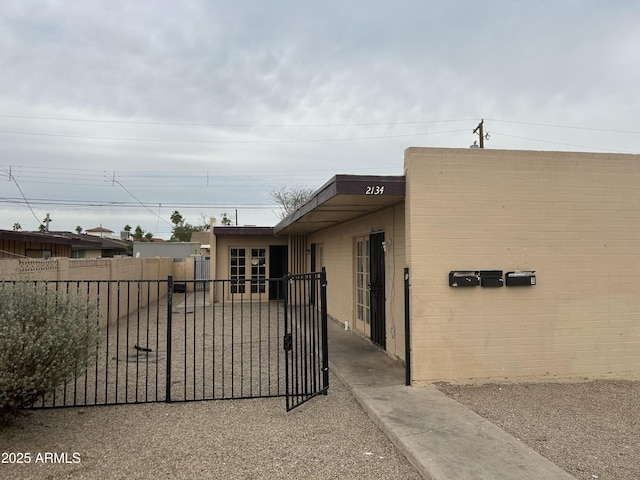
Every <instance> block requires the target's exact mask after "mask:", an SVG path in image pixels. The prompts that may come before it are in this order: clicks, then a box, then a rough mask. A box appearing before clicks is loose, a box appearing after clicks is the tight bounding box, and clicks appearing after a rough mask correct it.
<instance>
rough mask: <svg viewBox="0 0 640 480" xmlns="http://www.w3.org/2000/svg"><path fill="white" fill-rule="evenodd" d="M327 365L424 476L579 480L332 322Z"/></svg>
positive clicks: (446, 479) (447, 479)
mask: <svg viewBox="0 0 640 480" xmlns="http://www.w3.org/2000/svg"><path fill="white" fill-rule="evenodd" d="M329 365H330V368H331V370H332V371H333V372H334V374H335V375H336V376H337V377H338V378H339V379H340V380H341V381H342V382H343V383H344V384H345V385H347V386H348V388H350V389H351V392H352V394H353V396H354V397H355V398H356V400H357V401H358V403H360V405H361V406H362V408H363V409H364V410H365V411H366V412H367V413H368V414H369V416H370V417H371V419H372V420H373V421H374V422H375V423H376V425H377V426H378V427H379V428H380V429H381V430H382V431H383V432H384V433H385V434H386V435H387V436H388V437H389V438H390V439H391V441H392V442H393V443H394V444H395V445H396V447H397V448H398V449H399V450H400V451H401V452H402V453H403V454H404V455H405V456H406V457H407V459H408V460H409V461H410V462H411V463H412V464H413V466H414V467H416V469H417V470H418V471H419V472H420V473H421V474H422V476H424V477H425V478H426V479H432V480H454V479H455V480H458V479H459V480H467V479H468V480H481V479H486V480H503V479H504V480H511V479H513V480H525V479H536V480H569V479H574V477H573V476H571V475H569V474H568V473H566V472H565V471H564V470H562V469H560V468H559V467H558V466H556V465H555V464H553V463H551V462H550V461H549V460H547V459H546V458H544V457H542V456H541V455H540V454H538V453H537V452H535V451H533V450H532V449H531V448H529V447H527V446H526V445H525V444H524V443H522V442H520V441H519V440H517V439H516V438H514V437H512V436H511V435H509V434H507V433H506V432H505V431H503V430H502V429H500V428H498V427H497V426H496V425H494V424H493V423H491V422H489V421H487V420H485V419H484V418H482V417H481V416H479V415H477V414H476V413H474V412H472V411H471V410H469V409H468V408H467V407H465V406H463V405H461V404H459V403H458V402H456V401H455V400H452V399H450V398H449V397H447V396H446V395H444V394H443V393H441V392H440V391H439V390H437V389H436V388H435V387H407V386H405V385H404V367H403V366H401V365H400V364H399V363H398V362H396V361H394V360H392V359H391V358H389V357H388V356H387V355H386V354H385V353H384V352H383V351H381V350H380V349H379V348H377V347H375V346H373V345H372V344H371V343H370V342H368V341H367V340H365V339H362V338H360V337H358V336H357V335H355V334H353V333H351V332H348V331H345V330H344V327H343V326H341V325H340V324H338V323H337V322H334V321H331V320H330V321H329ZM574 480H575V479H574Z"/></svg>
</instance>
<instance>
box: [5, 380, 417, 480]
mask: <svg viewBox="0 0 640 480" xmlns="http://www.w3.org/2000/svg"><path fill="white" fill-rule="evenodd" d="M0 452H7V453H13V454H19V453H22V454H25V453H29V454H30V461H29V462H26V461H25V458H24V455H23V457H22V463H17V462H16V460H17V459H16V457H15V455H14V456H13V458H9V457H7V458H6V462H4V463H3V462H0V478H2V479H12V480H19V479H52V480H53V479H59V478H72V479H91V480H96V479H109V480H113V479H127V480H129V479H150V478H158V479H161V478H175V479H181V478H184V479H195V478H212V479H213V478H220V479H225V480H226V479H256V478H265V479H306V478H310V479H351V478H375V479H398V480H419V479H420V478H421V477H420V474H419V473H418V472H417V471H416V470H415V468H413V466H412V465H411V464H410V463H409V462H408V460H407V459H406V458H405V457H404V456H403V455H402V454H401V453H400V452H399V451H398V450H397V449H396V448H395V447H394V445H393V444H392V443H391V441H390V440H389V439H388V438H387V437H386V436H385V435H384V434H383V433H382V432H381V431H380V430H379V429H378V428H377V427H376V426H375V425H374V423H373V422H372V421H371V420H370V419H369V417H368V416H367V414H366V413H365V412H364V411H363V410H362V409H361V408H360V406H359V405H358V403H357V402H356V401H355V399H354V398H353V397H352V395H351V393H350V392H349V391H348V389H347V388H346V387H345V386H344V385H343V384H342V383H340V381H339V380H337V378H335V376H333V375H331V377H330V389H329V392H328V394H327V395H320V396H318V397H316V398H314V399H312V400H310V401H309V402H308V403H307V404H305V405H302V406H301V407H298V408H296V409H295V410H293V411H291V412H288V413H287V412H285V401H284V399H283V398H263V399H253V400H217V401H205V402H187V403H184V402H180V403H171V404H167V403H150V404H139V405H117V406H96V407H82V408H61V409H43V410H36V411H32V412H30V413H29V415H28V416H27V417H22V418H19V419H18V420H17V421H16V422H15V423H14V424H13V425H11V426H10V427H7V428H4V429H1V430H0ZM38 454H40V461H37V460H38ZM47 454H50V455H49V457H48V458H47V457H46V455H47ZM53 454H57V456H52V455H53Z"/></svg>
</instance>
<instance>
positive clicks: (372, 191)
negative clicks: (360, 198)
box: [364, 185, 384, 195]
mask: <svg viewBox="0 0 640 480" xmlns="http://www.w3.org/2000/svg"><path fill="white" fill-rule="evenodd" d="M364 194H365V195H383V194H384V185H367V188H366V190H365V192H364Z"/></svg>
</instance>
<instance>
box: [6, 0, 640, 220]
mask: <svg viewBox="0 0 640 480" xmlns="http://www.w3.org/2000/svg"><path fill="white" fill-rule="evenodd" d="M638 14H640V5H638V4H637V3H636V2H631V1H620V2H595V1H579V2H578V1H572V0H563V1H550V0H544V1H540V2H535V3H531V2H527V3H525V2H513V1H499V2H489V3H485V4H479V3H478V2H472V1H461V2H424V1H418V0H413V1H412V0H401V1H398V2H393V3H390V2H388V1H382V0H379V1H368V2H360V1H355V2H344V1H336V0H329V1H327V2H322V3H315V4H306V3H304V2H292V1H285V0H280V1H278V0H276V1H273V2H262V1H257V0H254V1H238V2H222V1H214V2H211V1H205V0H192V1H188V2H174V1H170V0H164V1H153V2H150V1H149V2H147V1H140V2H112V1H109V2H107V1H92V2H73V4H71V3H69V2H64V1H53V0H51V1H45V0H42V1H30V2H22V1H18V0H8V1H5V2H2V4H1V5H0V42H1V43H2V45H3V48H2V49H0V66H2V71H3V74H2V75H0V115H21V116H23V117H24V116H31V117H40V118H19V117H10V116H0V131H1V132H0V140H1V142H0V155H1V157H0V158H1V160H0V184H1V185H2V188H1V189H0V200H1V199H2V198H9V197H12V198H13V197H15V196H18V192H17V188H16V186H15V185H14V184H13V183H12V182H9V181H8V174H7V167H8V166H10V165H13V166H14V167H18V166H29V167H34V168H35V167H37V166H39V165H40V166H42V167H43V168H44V167H46V172H48V174H50V176H52V175H51V174H52V172H53V171H54V170H49V169H58V170H59V171H60V172H66V177H65V182H66V183H64V182H61V181H58V182H54V181H53V180H50V181H47V179H46V175H44V174H43V175H41V177H39V178H37V179H35V178H33V177H29V176H27V175H26V174H22V176H20V175H18V176H17V177H16V179H17V181H18V182H20V184H21V186H22V187H23V190H24V192H25V195H26V196H27V197H28V198H48V199H59V198H71V197H72V198H74V199H76V200H92V199H95V198H96V197H101V198H104V199H105V200H113V201H125V200H126V201H131V200H132V198H131V196H130V195H129V194H127V193H126V192H125V191H124V190H123V189H122V188H117V185H115V184H114V183H113V182H112V184H109V182H108V181H105V182H104V184H100V185H98V184H96V183H93V184H89V183H88V182H83V181H80V180H79V181H77V182H75V183H74V182H73V181H72V180H73V179H74V178H75V177H74V176H73V174H75V173H78V171H80V170H82V171H83V172H84V171H89V172H92V174H93V175H98V176H99V175H101V174H102V175H104V176H105V178H107V177H108V175H109V172H111V175H114V174H115V176H116V177H118V175H121V177H119V178H121V181H122V184H123V185H126V183H125V180H127V181H128V182H129V183H130V186H131V188H132V189H133V188H135V190H136V196H138V197H139V198H140V199H141V200H142V201H144V202H148V203H150V204H157V203H166V204H167V205H170V204H171V203H178V202H186V201H191V202H195V203H201V204H204V203H212V204H213V203H215V204H227V205H234V204H237V205H240V204H247V203H252V204H258V203H259V204H266V203H268V199H267V196H266V190H267V189H268V188H269V187H270V186H277V185H282V184H285V183H289V184H291V183H300V182H303V183H306V184H310V185H320V184H322V183H324V182H325V181H326V180H327V179H328V178H329V177H330V176H331V175H333V174H334V173H401V171H402V152H403V150H404V148H406V147H407V146H409V145H423V146H449V147H467V146H468V145H469V144H471V143H472V142H473V140H474V136H473V135H472V134H471V130H472V129H473V128H474V127H475V125H476V124H477V122H478V121H479V119H480V118H481V117H485V118H487V119H488V120H487V122H486V127H487V129H488V131H489V132H491V133H492V137H491V140H490V143H489V144H488V146H490V147H493V148H521V149H565V150H567V149H568V150H588V151H592V150H593V149H603V150H613V151H631V152H637V151H638V139H639V136H638V135H634V134H622V133H615V132H604V131H600V132H598V133H597V134H594V132H593V131H590V130H586V129H564V128H557V127H549V126H546V127H545V126H536V125H530V123H540V124H545V125H569V126H578V127H590V128H600V129H608V130H625V131H640V124H639V123H638V122H639V121H638V118H637V107H638V105H637V100H636V99H637V98H640V95H639V94H640V92H639V89H640V87H639V86H638V85H640V82H639V80H640V78H639V77H640V65H638V61H637V58H636V57H637V54H636V53H635V50H636V49H637V45H638V42H639V41H640V38H639V37H640V34H639V33H638V31H637V28H636V26H635V23H634V22H635V20H636V19H637V18H638V16H639V15H638ZM42 117H47V118H58V119H61V118H73V119H84V120H115V121H120V122H121V123H108V122H92V121H62V120H51V119H45V118H42ZM460 119H466V121H462V122H446V123H422V124H406V123H403V122H414V121H427V120H448V121H451V120H460ZM492 119H493V120H494V121H492ZM495 120H506V122H498V121H495ZM125 122H134V123H125ZM135 122H152V123H153V124H143V123H135ZM397 122H400V124H395V125H394V123H397ZM516 122H524V123H525V124H522V123H516ZM163 123H164V124H167V123H168V125H162V124H163ZM196 123H202V124H206V125H199V126H196V125H191V124H196ZM373 123H385V124H387V125H378V126H372V125H368V126H364V125H361V124H373ZM184 124H190V125H184ZM284 124H286V125H290V126H287V127H283V126H282V125H284ZM344 124H351V125H350V126H345V125H344ZM354 124H358V125H354ZM266 125H271V126H266ZM276 125H280V126H276ZM291 125H297V126H291ZM302 125H306V126H302ZM309 125H316V126H315V127H311V126H309ZM318 125H322V126H318ZM331 125H341V126H331ZM445 131H453V133H436V132H445ZM9 132H14V133H9ZM16 132H18V133H16ZM117 139H120V140H117ZM169 140H175V141H173V142H171V141H169ZM114 172H115V173H114ZM132 172H133V173H132ZM135 172H149V175H148V178H147V180H146V181H143V180H141V179H140V178H137V177H134V176H133V174H134V173H135ZM162 173H165V174H167V175H172V176H173V177H174V179H175V182H174V183H175V185H176V186H174V187H171V186H170V185H169V186H168V185H167V183H166V182H165V183H161V182H160V181H159V180H158V177H157V176H154V175H156V174H162ZM191 174H193V176H194V177H197V178H200V179H204V180H203V181H204V186H202V185H193V184H189V183H188V182H187V181H186V178H187V175H191ZM82 178H84V177H82ZM207 178H208V179H209V183H208V184H207ZM58 180H60V179H58ZM295 180H299V182H295ZM216 182H217V183H216ZM185 185H186V186H185ZM0 207H1V208H2V211H1V212H0V228H10V227H11V225H12V224H13V222H14V221H20V219H24V220H22V221H23V223H25V224H30V223H33V222H35V220H34V219H32V215H31V213H30V212H29V211H28V209H26V207H24V206H18V207H16V205H15V204H13V203H9V202H8V201H3V203H0ZM39 208H40V207H39ZM44 208H47V207H45V206H43V207H42V208H40V210H39V212H42V211H43V209H44ZM169 208H170V207H169ZM76 210H77V209H76ZM265 210H266V209H265V208H263V209H261V210H256V211H254V212H249V211H246V215H245V218H249V219H250V220H246V222H247V223H273V221H274V217H272V216H270V215H265ZM88 212H89V216H90V215H91V214H94V216H95V222H94V223H100V221H101V219H104V218H106V217H107V216H109V218H113V220H111V221H113V222H116V223H122V224H123V225H124V223H131V221H129V220H127V219H126V218H128V217H127V216H128V215H130V216H132V217H133V216H136V218H138V217H137V216H138V215H140V217H139V218H142V219H145V218H146V221H147V222H148V223H149V227H148V228H147V229H148V230H153V229H154V227H155V225H156V224H158V219H157V218H156V217H154V216H152V215H151V214H150V213H149V211H148V210H145V209H141V210H140V211H135V210H131V209H124V208H123V209H115V210H113V209H112V210H109V211H107V210H105V209H98V208H88ZM169 213H170V212H169ZM211 213H212V214H216V213H218V214H219V213H220V212H211ZM83 214H84V215H86V214H87V212H86V211H85V212H83ZM165 214H166V212H165ZM57 215H58V217H57V218H61V217H62V218H61V219H60V220H59V222H60V223H59V224H58V225H60V224H63V225H65V226H66V227H67V228H74V227H75V225H72V224H74V223H75V224H77V223H76V218H77V217H74V216H73V215H74V212H73V209H70V208H69V209H62V208H58V213H57ZM30 217H31V218H30ZM118 219H122V221H120V222H118ZM260 219H263V220H262V221H260ZM193 220H195V218H194V219H193ZM102 223H104V222H102ZM69 225H70V226H69ZM90 226H92V225H87V227H90ZM25 227H26V225H25ZM120 227H121V225H119V224H118V225H112V226H111V227H110V228H112V229H116V228H120ZM29 228H35V226H34V225H29Z"/></svg>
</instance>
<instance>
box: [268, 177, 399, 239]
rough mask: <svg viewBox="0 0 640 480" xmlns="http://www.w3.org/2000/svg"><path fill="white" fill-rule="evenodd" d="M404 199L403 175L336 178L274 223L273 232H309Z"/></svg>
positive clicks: (291, 233)
mask: <svg viewBox="0 0 640 480" xmlns="http://www.w3.org/2000/svg"><path fill="white" fill-rule="evenodd" d="M404 196H405V177H404V176H379V175H336V176H335V177H333V178H332V179H331V180H330V181H329V182H327V183H326V184H325V185H323V186H322V187H321V188H320V189H319V190H318V191H317V192H316V193H315V195H314V196H313V197H312V198H311V199H310V200H309V201H307V202H306V203H305V204H304V205H302V206H301V207H300V208H298V210H296V211H295V212H293V213H292V214H291V215H289V216H288V217H287V218H285V219H283V220H282V221H281V222H280V223H278V224H277V225H276V226H275V227H274V233H275V234H276V235H303V234H308V233H313V232H316V231H318V230H322V229H324V228H328V227H332V226H335V225H339V224H341V223H344V222H347V221H349V220H353V219H354V218H357V217H360V216H362V215H365V214H368V213H373V212H375V211H377V210H380V209H382V208H385V207H388V206H390V205H393V204H394V203H398V202H399V201H401V200H403V199H404Z"/></svg>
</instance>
